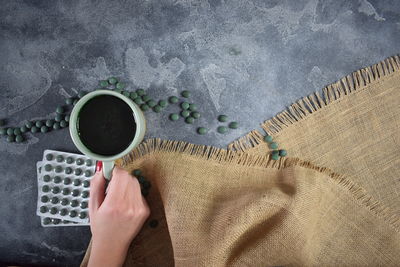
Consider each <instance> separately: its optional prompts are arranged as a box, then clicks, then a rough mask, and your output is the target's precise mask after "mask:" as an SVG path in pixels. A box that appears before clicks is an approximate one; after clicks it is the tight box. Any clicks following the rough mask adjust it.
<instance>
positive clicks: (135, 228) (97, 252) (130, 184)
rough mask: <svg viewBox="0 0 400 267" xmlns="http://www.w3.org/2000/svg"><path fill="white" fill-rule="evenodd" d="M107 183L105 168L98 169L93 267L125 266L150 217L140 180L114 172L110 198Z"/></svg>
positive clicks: (93, 187) (93, 194)
mask: <svg viewBox="0 0 400 267" xmlns="http://www.w3.org/2000/svg"><path fill="white" fill-rule="evenodd" d="M100 166H101V165H100ZM98 167H99V165H98ZM105 183H106V180H105V179H104V176H103V172H102V171H101V167H100V168H96V173H95V175H94V176H93V178H92V180H91V182H90V199H89V217H90V230H91V232H92V250H91V255H90V259H89V266H121V265H122V264H123V263H124V260H125V257H126V253H127V250H128V247H129V245H130V243H131V242H132V240H133V238H134V237H135V236H136V235H137V234H138V232H139V231H140V229H141V228H142V226H143V223H144V222H145V221H146V219H147V218H148V216H149V215H150V210H149V207H148V206H147V203H146V200H145V199H144V198H143V196H142V194H141V191H140V185H139V182H138V180H137V179H136V178H135V177H132V176H131V175H130V174H129V173H128V172H126V171H125V170H123V169H121V168H119V167H115V168H114V170H113V175H112V179H111V181H110V183H109V185H108V188H107V194H105Z"/></svg>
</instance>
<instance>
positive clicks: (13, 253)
mask: <svg viewBox="0 0 400 267" xmlns="http://www.w3.org/2000/svg"><path fill="white" fill-rule="evenodd" d="M399 33H400V2H399V1H395V0H392V1H367V0H359V1H358V0H357V1H346V0H328V1H322V0H321V1H316V0H310V1H297V0H292V1H289V0H288V1H277V0H274V1H263V0H235V1H223V0H219V1H211V0H209V1H184V0H177V1H159V0H147V1H85V0H81V1H3V2H2V4H1V6H0V58H1V64H0V93H1V94H0V118H9V120H8V122H9V124H10V125H16V124H17V123H20V122H23V121H25V120H27V119H35V118H36V119H39V118H45V117H46V115H47V114H49V113H51V112H53V111H54V110H55V108H56V106H57V105H59V104H61V103H63V99H64V97H66V96H70V95H74V94H76V92H77V91H79V90H92V89H94V88H96V85H97V81H98V80H100V79H104V78H106V77H108V76H110V75H115V76H117V77H121V78H122V79H123V80H124V81H126V83H127V84H129V88H131V89H134V88H137V87H144V88H150V89H149V90H148V91H149V94H151V95H152V96H154V97H157V98H161V97H165V96H168V95H171V94H176V93H177V92H179V91H180V90H182V89H189V90H192V91H193V98H192V99H193V100H195V101H196V102H197V103H198V104H199V106H200V110H201V111H202V115H203V117H202V118H201V119H200V120H199V121H198V125H204V126H207V127H209V128H210V129H211V131H210V133H209V134H208V135H205V136H199V135H197V134H195V126H190V125H186V124H184V123H183V122H177V123H172V122H170V121H168V120H167V116H168V113H170V111H174V110H177V108H176V107H169V108H168V110H167V112H164V113H162V114H161V115H160V114H155V113H151V112H150V113H147V114H146V118H147V120H148V127H149V129H148V134H147V136H148V137H160V138H168V139H176V140H185V141H190V142H194V143H199V144H209V145H217V146H225V145H227V144H228V143H229V142H230V141H232V140H234V139H236V138H238V137H240V136H241V135H243V134H245V133H246V132H248V131H249V130H252V129H254V128H257V127H258V124H259V123H260V122H262V121H264V120H265V119H268V118H270V117H272V116H273V115H275V114H276V113H277V112H279V111H281V110H282V109H284V108H285V107H286V106H287V105H289V104H290V103H292V102H293V101H295V100H296V99H298V98H300V97H302V96H304V95H307V94H309V93H311V92H313V91H315V90H319V89H321V88H322V87H323V86H324V85H327V84H329V83H331V82H334V81H335V80H337V79H339V78H341V77H342V76H344V75H346V74H348V73H350V72H351V71H354V70H356V69H359V68H361V67H365V66H368V65H371V64H373V63H376V62H377V61H380V60H382V59H384V58H385V57H388V56H391V55H393V54H396V53H398V52H399V43H400V35H399ZM220 113H225V114H227V115H228V116H229V117H230V118H232V119H234V120H237V121H239V122H240V123H241V127H240V129H238V130H235V131H231V132H230V133H229V134H227V135H220V134H217V133H216V127H217V125H218V123H217V121H216V119H215V118H216V116H217V115H218V114H220ZM177 126H178V127H177ZM46 148H49V149H60V150H64V151H71V152H75V151H76V149H75V147H74V146H73V144H72V142H71V141H70V138H69V135H68V131H67V130H62V131H57V132H51V133H50V134H47V135H45V136H44V135H40V134H37V135H35V136H33V135H28V141H27V142H25V143H24V144H19V145H16V144H7V143H6V142H5V140H4V138H2V139H1V140H0V151H1V154H0V170H1V174H0V211H1V216H0V236H1V238H0V262H8V263H20V264H28V263H30V264H45V263H47V264H52V265H59V266H72V265H77V264H78V263H79V262H80V260H81V258H82V256H83V254H84V251H85V248H86V246H87V243H88V241H89V238H90V231H89V229H88V227H68V228H66V227H63V228H41V227H40V223H39V218H38V217H37V216H36V215H35V210H36V197H37V191H36V190H37V189H36V187H37V184H36V173H35V163H36V161H38V160H40V159H41V157H42V153H43V150H44V149H46Z"/></svg>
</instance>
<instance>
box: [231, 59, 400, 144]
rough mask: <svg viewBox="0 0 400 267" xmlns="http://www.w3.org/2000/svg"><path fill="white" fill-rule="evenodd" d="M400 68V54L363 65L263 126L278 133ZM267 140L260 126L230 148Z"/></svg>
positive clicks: (268, 130)
mask: <svg viewBox="0 0 400 267" xmlns="http://www.w3.org/2000/svg"><path fill="white" fill-rule="evenodd" d="M399 70H400V58H399V56H398V55H396V56H392V57H389V58H387V59H385V60H383V61H381V62H379V63H377V64H375V65H372V66H369V67H366V68H363V69H360V70H358V71H355V72H353V73H352V74H350V75H347V76H345V77H343V78H342V79H340V80H339V81H337V82H335V83H333V84H330V85H328V86H326V87H325V88H324V89H323V90H322V96H321V95H320V93H319V92H315V93H312V94H310V95H309V96H307V97H304V98H302V99H300V100H298V101H297V102H295V103H293V104H292V105H290V106H289V107H288V108H287V109H286V110H284V111H282V112H281V113H279V114H277V115H276V116H275V117H273V118H272V119H269V120H267V121H265V122H264V123H262V124H261V127H262V128H263V129H264V130H265V132H266V133H267V134H269V135H274V134H276V133H279V132H280V131H281V130H282V129H284V128H287V127H290V126H291V125H294V124H295V123H296V122H299V121H301V120H303V119H305V118H306V117H307V116H308V115H310V114H312V113H315V112H318V111H320V110H323V109H324V108H325V107H326V106H328V105H330V104H332V103H335V102H337V101H340V100H341V99H343V98H345V97H347V96H349V95H351V94H353V93H355V92H358V91H360V90H363V89H365V88H368V86H369V85H371V84H373V83H376V82H379V81H380V79H382V78H384V77H386V76H388V75H391V74H393V73H395V72H397V71H399ZM262 142H264V141H263V133H260V132H259V131H257V130H254V131H251V132H250V133H248V134H247V135H245V136H243V137H241V138H239V139H237V140H235V141H234V142H232V143H231V144H229V145H228V149H229V150H234V151H246V150H247V149H250V148H253V147H255V146H256V145H258V144H260V143H262Z"/></svg>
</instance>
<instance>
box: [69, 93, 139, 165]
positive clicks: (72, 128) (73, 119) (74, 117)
mask: <svg viewBox="0 0 400 267" xmlns="http://www.w3.org/2000/svg"><path fill="white" fill-rule="evenodd" d="M100 95H112V96H115V97H118V98H119V99H121V100H123V101H124V102H125V103H126V104H127V105H128V106H129V107H130V108H131V110H132V112H133V116H134V119H135V123H136V132H135V136H134V138H133V139H132V141H131V143H130V144H129V146H128V147H127V148H126V149H124V150H123V151H121V152H120V153H118V154H116V155H112V156H105V155H101V154H97V153H94V152H92V151H91V150H90V149H88V148H87V147H86V146H85V145H84V144H83V142H82V141H81V139H80V138H79V133H78V129H77V122H78V115H79V111H80V110H81V109H82V107H83V106H84V105H85V104H86V103H87V102H88V101H89V100H90V99H93V98H94V97H96V96H100ZM145 129H146V121H145V120H144V115H143V113H142V111H141V110H140V108H139V107H138V106H137V105H136V104H135V103H134V102H133V101H132V100H131V99H130V98H128V97H126V96H124V95H122V94H120V93H117V92H114V91H110V90H96V91H93V92H90V93H88V94H86V95H85V96H83V97H82V98H81V99H79V101H78V102H77V103H76V104H75V106H74V108H73V109H72V111H71V115H70V123H69V132H70V135H71V138H72V142H73V143H74V144H75V146H76V147H77V148H78V150H79V151H81V152H82V153H83V154H85V155H87V156H89V157H91V158H93V159H95V160H101V161H114V160H116V159H119V158H121V157H123V156H125V155H126V154H128V153H129V152H130V151H132V150H133V149H134V148H135V147H136V146H137V145H138V144H139V143H140V142H141V141H142V140H143V137H144V132H145Z"/></svg>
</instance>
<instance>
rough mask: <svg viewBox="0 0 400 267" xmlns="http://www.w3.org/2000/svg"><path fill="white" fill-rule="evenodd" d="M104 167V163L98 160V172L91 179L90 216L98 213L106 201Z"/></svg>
mask: <svg viewBox="0 0 400 267" xmlns="http://www.w3.org/2000/svg"><path fill="white" fill-rule="evenodd" d="M102 167H103V163H102V162H101V161H98V162H97V165H96V173H95V174H94V175H93V178H92V180H91V181H90V198H89V217H91V214H94V213H96V211H97V210H98V208H99V207H100V206H101V204H102V203H103V201H104V197H105V192H104V188H105V184H106V179H105V178H104V176H103V171H102Z"/></svg>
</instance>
